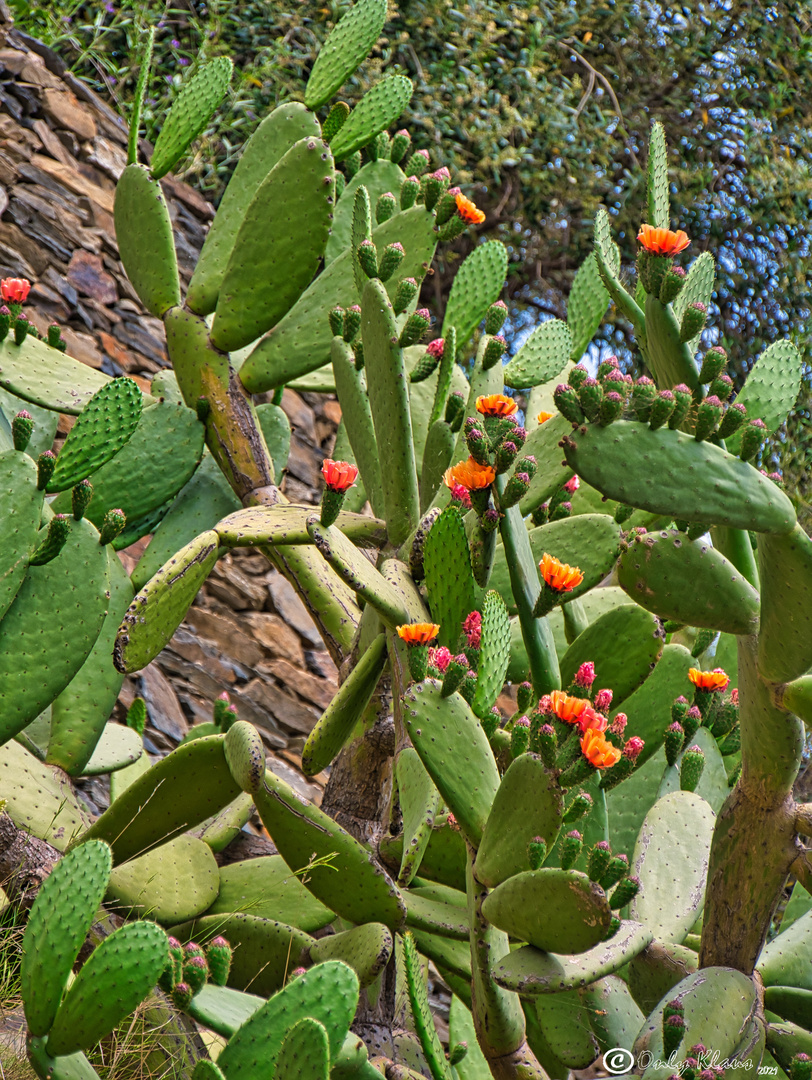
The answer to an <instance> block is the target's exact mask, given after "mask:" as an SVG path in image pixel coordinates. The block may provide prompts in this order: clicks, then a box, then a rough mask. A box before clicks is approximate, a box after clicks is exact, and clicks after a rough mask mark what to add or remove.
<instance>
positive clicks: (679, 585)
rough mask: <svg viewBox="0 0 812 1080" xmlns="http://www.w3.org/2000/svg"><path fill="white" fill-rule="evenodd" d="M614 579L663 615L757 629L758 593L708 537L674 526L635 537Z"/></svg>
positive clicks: (738, 630)
mask: <svg viewBox="0 0 812 1080" xmlns="http://www.w3.org/2000/svg"><path fill="white" fill-rule="evenodd" d="M796 528H798V529H800V526H796ZM769 539H773V540H774V542H775V543H782V542H785V538H784V537H776V538H771V537H769V536H767V537H765V542H767V541H768V540H769ZM810 567H812V561H811V562H810ZM617 581H618V584H619V585H620V587H621V588H622V589H624V590H625V591H626V592H627V593H628V594H629V596H630V597H631V598H632V600H634V601H635V602H636V603H638V604H640V605H641V607H644V608H646V609H647V610H648V611H653V612H654V613H655V614H656V615H659V616H660V618H661V619H674V620H675V621H676V622H680V623H686V624H687V625H688V626H706V627H709V628H710V629H712V630H723V631H724V632H726V633H728V634H755V633H757V632H758V623H759V606H760V605H759V595H758V593H757V592H756V590H755V589H754V588H753V586H752V585H751V584H750V583H749V582H748V581H747V580H746V579H745V578H744V577H742V575H741V574H740V573H739V572H738V570H737V569H736V567H735V566H734V565H733V564H732V563H731V562H729V561H728V560H727V559H726V558H725V557H724V555H723V554H722V553H721V552H720V551H717V550H716V548H714V547H712V546H711V544H710V542H709V541H706V540H695V541H691V540H689V539H688V537H687V536H686V535H685V533H679V532H677V531H676V530H662V531H660V532H656V533H655V532H651V533H646V534H645V535H642V536H640V535H638V536H635V537H634V538H633V539H632V540H631V542H630V544H629V547H628V550H627V551H626V552H624V554H623V555H621V557H620V562H619V563H618V574H617ZM810 662H812V649H811V650H810Z"/></svg>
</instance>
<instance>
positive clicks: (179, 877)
mask: <svg viewBox="0 0 812 1080" xmlns="http://www.w3.org/2000/svg"><path fill="white" fill-rule="evenodd" d="M84 846H86V845H81V846H80V847H79V848H77V849H76V850H77V851H81V850H82V847H84ZM219 881H220V876H219V871H218V867H217V863H216V862H215V861H214V855H212V853H211V849H210V848H209V847H208V845H207V844H204V843H203V841H202V840H197V839H195V837H193V836H177V837H175V839H174V840H171V841H170V842H169V843H168V844H164V845H162V846H161V847H159V848H155V849H154V850H152V851H150V852H148V853H147V854H146V855H141V856H139V857H138V858H136V859H132V860H130V861H129V862H126V863H124V864H123V865H122V866H117V867H116V869H115V870H114V871H113V873H112V875H111V877H110V884H109V886H108V889H107V900H108V902H111V903H113V904H114V906H116V907H117V908H119V909H120V910H122V913H123V914H127V915H128V916H130V917H134V918H144V917H146V918H150V919H155V921H156V922H159V923H162V924H163V925H165V926H172V925H173V924H174V923H179V922H183V921H184V920H185V919H193V918H194V917H195V916H196V915H200V914H201V913H202V912H204V911H205V910H206V909H207V908H208V907H209V906H210V905H211V904H212V903H213V901H214V899H215V898H216V896H217V888H218V885H219Z"/></svg>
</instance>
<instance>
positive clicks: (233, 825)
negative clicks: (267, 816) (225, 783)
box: [192, 724, 254, 855]
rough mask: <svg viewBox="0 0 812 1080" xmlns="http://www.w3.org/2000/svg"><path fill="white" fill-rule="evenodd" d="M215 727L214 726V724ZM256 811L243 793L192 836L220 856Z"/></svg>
mask: <svg viewBox="0 0 812 1080" xmlns="http://www.w3.org/2000/svg"><path fill="white" fill-rule="evenodd" d="M197 726H198V727H208V724H198V725H197ZM212 727H214V724H212ZM204 734H205V735H216V734H217V731H216V730H214V731H212V730H209V731H206V732H205V733H204ZM253 810H254V800H253V799H252V798H251V796H250V795H249V794H248V793H247V792H245V791H243V792H241V793H240V794H239V795H238V796H237V798H236V799H234V800H233V801H232V802H230V803H228V804H227V805H226V806H224V807H223V809H222V810H218V812H217V813H216V814H213V815H212V816H211V817H210V818H206V820H205V821H203V822H201V824H200V825H199V826H198V827H197V829H195V830H193V833H192V835H194V836H199V837H200V839H201V840H203V841H204V843H206V844H208V845H209V847H210V848H211V850H212V851H213V852H214V854H215V855H219V854H220V852H221V851H223V849H224V848H227V847H228V845H229V844H230V843H231V841H232V840H234V839H235V838H236V837H237V836H239V834H240V832H241V830H242V829H243V828H244V827H245V826H246V825H247V824H248V822H249V820H250V818H251V815H252V813H253Z"/></svg>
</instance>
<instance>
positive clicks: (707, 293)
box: [673, 251, 716, 355]
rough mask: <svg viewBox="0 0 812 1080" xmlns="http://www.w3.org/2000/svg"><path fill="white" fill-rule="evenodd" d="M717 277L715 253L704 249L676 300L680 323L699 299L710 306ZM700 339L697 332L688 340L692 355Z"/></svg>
mask: <svg viewBox="0 0 812 1080" xmlns="http://www.w3.org/2000/svg"><path fill="white" fill-rule="evenodd" d="M715 277H716V266H715V264H714V261H713V255H711V253H710V252H709V251H703V252H702V254H701V255H700V256H699V257H698V258H697V259H694V261H693V262H692V263H691V266H690V268H689V270H688V274H687V276H686V278H685V284H684V285H683V286H682V289H681V291H680V294H679V296H678V297H677V299H676V300H675V301H674V304H673V308H674V317H675V318H676V320H677V322H678V323H680V322H682V316H683V315H684V313H685V309H686V308H687V307H688V305H689V304H695V303H697V301H698V302H699V303H700V304H704V305H705V307H710V303H711V300H712V298H713V281H714V278H715ZM699 340H700V335H699V334H697V335H696V337H695V338H691V340H690V341H689V342H688V352H689V353H691V354H692V355H693V353H695V352H696V350H697V349H698V348H699Z"/></svg>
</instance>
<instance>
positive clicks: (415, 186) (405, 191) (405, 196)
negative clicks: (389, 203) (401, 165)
mask: <svg viewBox="0 0 812 1080" xmlns="http://www.w3.org/2000/svg"><path fill="white" fill-rule="evenodd" d="M419 191H420V181H419V180H418V179H417V177H416V176H407V177H406V179H405V180H404V181H403V183H402V184H401V185H400V208H401V210H408V209H409V208H410V207H412V206H414V204H415V202H417V193H418V192H419Z"/></svg>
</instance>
